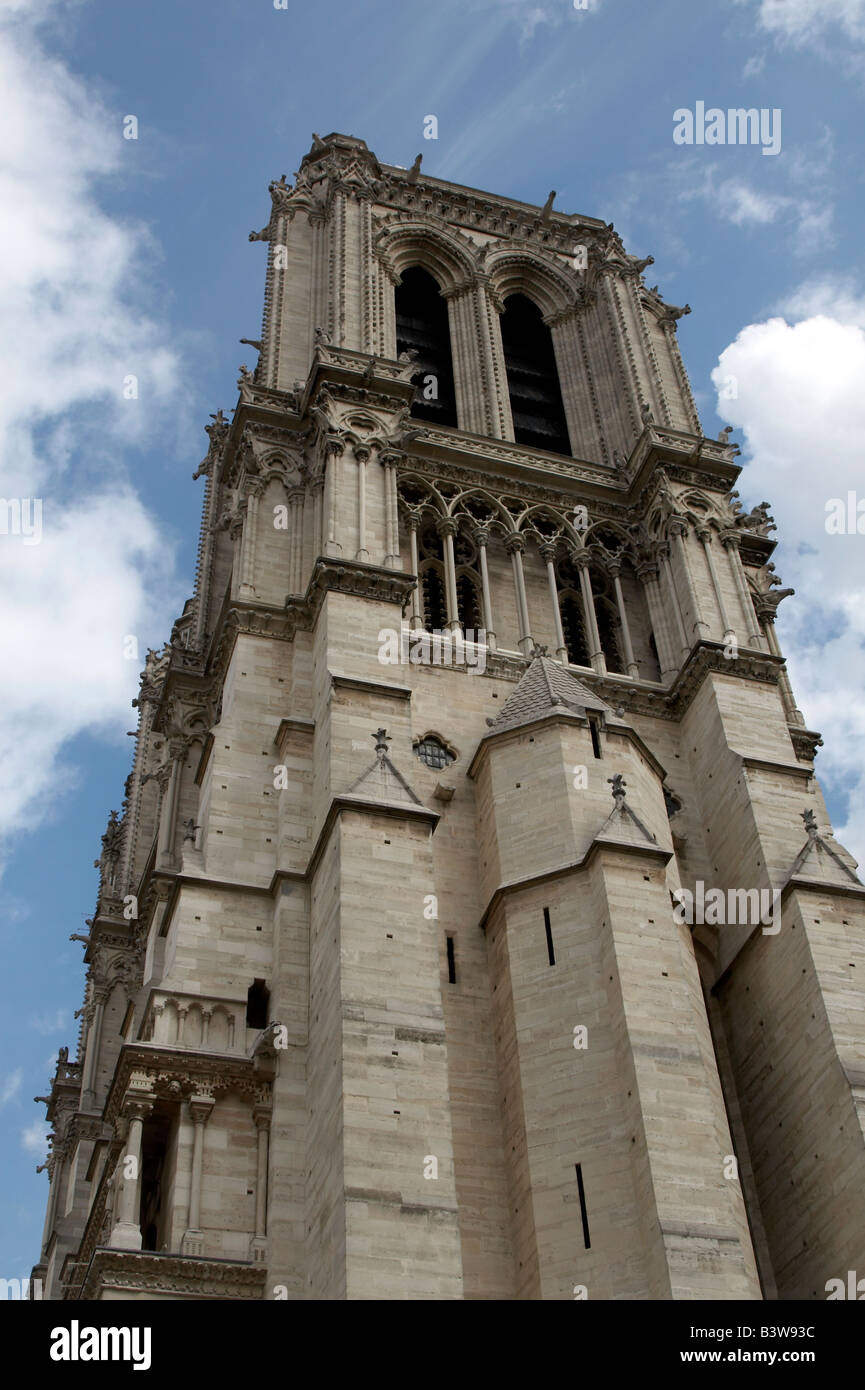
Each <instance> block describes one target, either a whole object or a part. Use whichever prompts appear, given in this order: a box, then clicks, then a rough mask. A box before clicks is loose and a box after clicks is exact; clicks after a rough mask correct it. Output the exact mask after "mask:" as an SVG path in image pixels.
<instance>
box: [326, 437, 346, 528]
mask: <svg viewBox="0 0 865 1390" xmlns="http://www.w3.org/2000/svg"><path fill="white" fill-rule="evenodd" d="M342 450H343V443H342V440H341V439H328V441H327V443H326V444H325V474H324V553H325V555H340V554H341V553H342V546H341V545H340V543H339V541H338V540H337V539H336V494H337V478H336V471H337V467H338V464H337V460H338V459H339V458H340V456H341V454H342Z"/></svg>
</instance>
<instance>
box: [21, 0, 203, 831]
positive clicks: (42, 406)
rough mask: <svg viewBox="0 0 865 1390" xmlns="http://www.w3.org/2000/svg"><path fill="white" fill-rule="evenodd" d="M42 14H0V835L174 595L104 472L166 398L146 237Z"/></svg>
mask: <svg viewBox="0 0 865 1390" xmlns="http://www.w3.org/2000/svg"><path fill="white" fill-rule="evenodd" d="M48 14H49V7H47V6H44V5H41V4H40V5H38V6H37V5H34V4H32V3H28V2H27V0H16V3H15V4H14V5H9V4H7V5H6V6H5V7H4V9H3V10H2V11H0V201H2V204H3V207H4V225H3V230H2V240H0V321H2V322H3V324H4V325H5V331H4V333H3V334H2V337H0V380H2V382H3V392H2V395H0V459H2V460H3V462H2V463H0V497H2V498H5V499H7V500H8V499H35V498H39V499H41V501H42V534H41V540H40V542H39V543H38V544H27V543H25V542H26V539H27V538H26V537H25V536H23V535H21V534H17V535H16V534H0V626H2V628H3V631H4V650H3V663H2V673H0V808H2V809H0V833H6V832H10V831H13V830H20V829H22V828H28V827H32V826H34V825H35V824H37V823H38V822H39V821H41V820H42V819H43V818H44V817H45V816H46V815H48V814H49V813H50V812H51V810H52V808H53V806H54V804H55V802H56V799H57V796H58V793H59V792H60V791H62V790H63V789H64V788H66V787H68V786H69V785H70V784H71V782H72V781H73V780H74V777H75V772H74V770H73V769H70V768H64V767H63V766H62V765H61V764H60V763H59V761H58V760H59V758H60V757H61V755H62V750H63V746H64V744H65V743H66V742H67V740H69V739H71V738H73V737H75V736H76V735H78V734H80V733H81V732H82V731H85V730H87V731H90V732H96V733H99V734H103V735H104V734H109V735H111V736H113V737H116V736H118V734H120V733H121V731H122V729H123V722H124V721H128V720H129V719H130V714H129V712H128V711H129V700H130V699H131V697H132V695H133V694H134V693H135V690H136V687H137V669H138V663H136V662H134V661H129V660H124V658H123V654H122V643H123V638H124V637H125V636H126V635H127V634H134V635H136V636H138V637H139V643H140V655H141V658H142V661H143V658H144V655H145V646H146V640H147V639H150V640H151V641H152V640H153V639H154V637H155V636H156V634H157V633H159V632H160V631H164V630H165V629H166V627H167V624H168V622H169V619H170V613H171V611H172V610H173V608H174V607H175V606H176V604H177V602H178V600H179V597H180V596H179V594H178V593H176V592H170V593H169V592H168V585H169V583H170V576H171V573H172V559H171V554H170V552H169V550H168V547H167V545H166V542H165V540H164V539H163V538H162V537H161V535H160V532H159V529H158V525H157V523H156V521H155V520H154V518H153V517H152V516H150V515H149V514H148V512H147V511H146V509H145V507H144V506H143V504H142V502H141V500H140V498H139V497H138V496H137V494H136V492H135V490H134V488H133V486H132V484H131V483H130V482H129V481H128V479H127V477H126V476H125V472H124V469H123V466H122V458H123V455H124V451H125V450H128V449H129V448H130V447H131V446H134V445H136V444H138V443H140V442H141V441H142V440H143V438H144V437H145V430H147V431H148V432H152V431H153V430H154V428H155V427H156V426H157V425H159V424H160V423H161V422H162V421H164V420H165V419H166V413H167V410H166V408H167V407H168V405H169V404H174V405H175V406H176V405H177V404H178V391H177V388H176V385H175V383H176V380H177V369H178V360H177V357H176V354H175V352H174V350H173V348H171V347H170V346H169V345H168V336H169V335H168V332H167V330H166V328H165V327H164V326H163V325H160V324H157V323H155V322H153V321H152V320H151V319H150V318H149V317H148V315H147V313H146V312H145V311H144V310H143V309H142V307H141V305H140V303H139V302H137V301H136V298H135V295H136V293H144V292H146V290H147V288H148V286H149V283H150V275H149V269H150V266H151V265H152V262H153V259H154V255H155V248H154V246H153V245H152V243H151V240H150V238H149V235H148V233H147V231H146V229H145V228H143V227H141V226H136V225H131V224H129V223H127V222H122V221H120V220H118V219H116V218H112V217H110V216H108V215H107V214H106V213H105V212H104V211H103V209H102V208H101V207H100V205H99V202H98V200H97V190H98V187H99V186H100V184H104V181H105V180H106V178H108V177H112V176H113V177H120V176H122V175H123V173H124V156H127V157H128V150H126V149H124V143H125V142H124V141H123V140H122V137H121V116H122V113H114V112H110V111H107V110H105V109H104V108H103V107H102V106H101V105H100V104H99V102H98V101H96V100H95V99H94V98H93V97H92V96H90V95H89V93H88V92H87V89H86V87H85V85H84V83H83V82H82V81H80V80H79V79H78V78H77V77H76V76H75V75H74V74H72V73H71V72H70V71H69V70H68V68H67V67H65V66H64V65H63V64H62V63H61V62H59V61H58V60H57V59H55V58H53V57H51V56H49V55H48V54H47V53H46V51H45V50H44V48H43V47H42V45H41V43H40V40H39V35H38V31H37V26H38V22H39V21H40V20H41V19H42V17H43V16H47V15H48ZM136 287H138V289H136ZM130 374H134V375H135V377H137V379H138V399H137V400H136V399H132V400H127V399H124V395H123V382H124V378H126V377H127V376H128V375H130ZM15 505H16V506H17V504H15ZM28 510H29V507H28ZM6 514H7V513H6V509H5V508H4V509H3V510H2V511H0V526H3V525H4V523H3V520H2V518H3V517H5V516H6ZM13 524H14V523H13ZM10 529H11V527H10ZM35 534H36V535H38V531H37V532H36V533H35ZM34 539H35V536H34Z"/></svg>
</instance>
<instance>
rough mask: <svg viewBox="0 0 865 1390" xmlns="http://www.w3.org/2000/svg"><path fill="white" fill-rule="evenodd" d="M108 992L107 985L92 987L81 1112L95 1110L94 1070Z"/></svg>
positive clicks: (95, 1077) (95, 1080)
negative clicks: (91, 1012)
mask: <svg viewBox="0 0 865 1390" xmlns="http://www.w3.org/2000/svg"><path fill="white" fill-rule="evenodd" d="M110 992H111V991H110V989H109V987H108V985H107V984H98V985H96V984H94V986H93V1017H92V1018H91V1020H90V1027H89V1028H88V1030H87V1045H86V1047H85V1049H84V1067H83V1069H82V1072H83V1074H82V1077H81V1109H82V1110H95V1109H97V1105H96V1082H97V1076H96V1068H97V1064H98V1061H99V1046H100V1043H101V1041H102V1019H103V1016H104V1013H105V1005H106V1002H107V1000H108V995H109V994H110Z"/></svg>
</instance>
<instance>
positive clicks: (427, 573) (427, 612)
mask: <svg viewBox="0 0 865 1390" xmlns="http://www.w3.org/2000/svg"><path fill="white" fill-rule="evenodd" d="M418 550H419V554H420V575H419V579H420V598H421V608H422V611H423V625H424V627H425V628H426V630H427V632H444V630H445V628H446V627H447V622H448V606H447V598H446V597H445V567H444V556H443V553H442V542H441V537H440V536H439V534H438V532H437V531H436V528H435V525H434V524H433V523H432V522H427V524H426V525H425V526H423V527H422V529H421V531H420V534H419V535H418Z"/></svg>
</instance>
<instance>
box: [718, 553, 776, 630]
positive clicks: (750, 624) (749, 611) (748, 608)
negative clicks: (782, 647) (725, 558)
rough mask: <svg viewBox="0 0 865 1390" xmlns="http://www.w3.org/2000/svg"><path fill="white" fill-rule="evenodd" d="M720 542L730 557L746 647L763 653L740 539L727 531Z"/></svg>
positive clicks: (758, 624) (758, 623)
mask: <svg viewBox="0 0 865 1390" xmlns="http://www.w3.org/2000/svg"><path fill="white" fill-rule="evenodd" d="M721 541H722V543H723V546H724V549H725V550H726V552H727V554H728V555H729V557H730V567H731V569H732V571H733V579H734V580H735V582H736V591H737V593H738V595H739V603H740V605H741V608H742V613H743V615H744V618H745V630H746V631H747V633H748V646H749V647H755V648H756V649H757V650H758V651H765V650H766V645H767V644H766V639H765V638H764V636H763V633H762V632H761V631H760V622H759V619H758V618H757V614H756V613H755V611H754V604H753V601H752V599H751V592H750V590H749V588H748V581H747V579H746V578H745V571H744V568H743V566H742V556H741V553H740V550H739V547H740V545H741V544H742V538H741V536H739V535H738V534H737V533H736V532H735V531H728V532H726V534H725V535H723V536H722V537H721Z"/></svg>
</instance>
